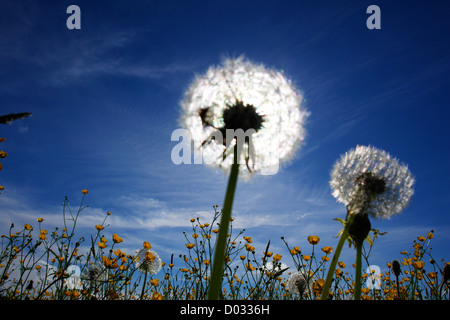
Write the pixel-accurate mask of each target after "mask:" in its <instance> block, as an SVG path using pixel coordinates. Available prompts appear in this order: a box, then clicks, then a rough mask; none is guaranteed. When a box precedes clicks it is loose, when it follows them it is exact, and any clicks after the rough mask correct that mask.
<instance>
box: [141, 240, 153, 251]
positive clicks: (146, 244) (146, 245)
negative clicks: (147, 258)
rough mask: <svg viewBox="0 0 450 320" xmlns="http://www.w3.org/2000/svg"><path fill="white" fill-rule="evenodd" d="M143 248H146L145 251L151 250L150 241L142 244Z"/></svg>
mask: <svg viewBox="0 0 450 320" xmlns="http://www.w3.org/2000/svg"><path fill="white" fill-rule="evenodd" d="M142 245H143V246H144V248H145V249H147V250H148V249H150V248H151V247H152V246H151V244H150V242H148V241H144V243H143V244H142Z"/></svg>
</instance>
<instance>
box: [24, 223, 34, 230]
mask: <svg viewBox="0 0 450 320" xmlns="http://www.w3.org/2000/svg"><path fill="white" fill-rule="evenodd" d="M24 228H25V229H26V230H28V231H30V230H31V228H32V226H31V225H29V224H28V223H27V224H25V226H24Z"/></svg>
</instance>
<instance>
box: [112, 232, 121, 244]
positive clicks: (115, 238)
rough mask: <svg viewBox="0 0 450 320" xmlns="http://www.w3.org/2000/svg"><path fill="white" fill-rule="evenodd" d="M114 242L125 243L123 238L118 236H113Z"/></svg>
mask: <svg viewBox="0 0 450 320" xmlns="http://www.w3.org/2000/svg"><path fill="white" fill-rule="evenodd" d="M113 242H114V243H121V242H123V239H122V238H121V237H119V236H118V235H117V234H115V233H114V234H113Z"/></svg>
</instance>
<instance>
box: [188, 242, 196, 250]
mask: <svg viewBox="0 0 450 320" xmlns="http://www.w3.org/2000/svg"><path fill="white" fill-rule="evenodd" d="M194 247H195V244H194V243H186V248H188V249H192V248H194Z"/></svg>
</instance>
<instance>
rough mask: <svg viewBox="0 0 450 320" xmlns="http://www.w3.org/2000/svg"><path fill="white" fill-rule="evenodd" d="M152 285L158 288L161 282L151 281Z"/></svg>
mask: <svg viewBox="0 0 450 320" xmlns="http://www.w3.org/2000/svg"><path fill="white" fill-rule="evenodd" d="M150 284H151V285H152V286H155V287H157V286H158V285H159V280H158V279H153V280H152V281H150Z"/></svg>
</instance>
